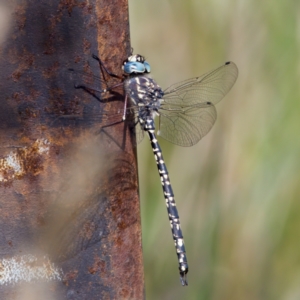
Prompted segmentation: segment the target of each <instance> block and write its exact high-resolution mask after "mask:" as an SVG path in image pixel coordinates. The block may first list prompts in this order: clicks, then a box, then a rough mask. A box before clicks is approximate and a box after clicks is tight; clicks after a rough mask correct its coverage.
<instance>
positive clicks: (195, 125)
mask: <svg viewBox="0 0 300 300" xmlns="http://www.w3.org/2000/svg"><path fill="white" fill-rule="evenodd" d="M93 58H94V59H96V60H97V61H98V63H99V66H100V69H101V73H102V76H104V77H105V74H108V75H109V76H111V77H113V78H117V79H120V81H119V82H118V83H116V84H113V85H111V86H107V87H106V88H104V89H102V90H98V91H99V92H100V94H104V93H109V92H112V91H114V90H115V89H117V88H123V90H124V94H125V99H124V109H123V111H122V112H118V113H117V114H113V113H112V114H111V116H112V119H113V118H116V116H117V120H119V121H120V122H122V121H126V120H128V119H130V118H129V115H130V116H131V120H134V121H133V122H132V123H131V125H132V126H133V127H134V128H135V133H136V136H137V142H139V141H140V140H142V138H143V136H144V133H146V134H148V136H149V139H150V144H151V148H152V151H153V154H154V159H155V162H156V165H157V169H158V173H159V176H160V181H161V185H162V190H163V195H164V198H165V202H166V207H167V212H168V217H169V221H170V225H171V231H172V237H173V240H174V244H175V250H176V254H177V260H178V265H179V275H180V281H181V284H182V285H183V286H187V285H188V282H187V273H188V270H189V267H188V262H187V255H186V250H185V243H184V239H183V233H182V229H181V225H180V219H179V213H178V210H177V207H176V202H175V196H174V192H173V189H172V185H171V182H170V178H169V173H168V169H167V166H166V164H165V162H164V158H163V154H162V150H161V147H160V145H159V142H158V140H157V136H160V137H162V138H164V139H165V140H167V141H169V142H171V143H173V144H176V145H179V146H183V147H189V146H193V145H195V144H197V143H198V142H199V141H200V140H201V139H202V138H203V137H204V136H205V135H206V134H207V133H208V132H209V131H210V129H211V128H212V127H213V125H214V123H215V121H216V118H217V112H216V108H215V104H217V103H218V102H219V101H221V100H222V98H223V97H224V96H225V95H226V94H227V93H228V92H229V91H230V89H231V88H232V86H233V85H234V83H235V81H236V79H237V76H238V68H237V66H236V65H235V63H233V62H231V61H228V62H225V63H224V64H223V65H221V66H220V67H218V68H216V69H214V70H213V71H211V72H208V73H206V74H204V75H202V76H199V77H194V78H191V79H187V80H184V81H181V82H179V83H175V84H173V85H171V86H170V87H168V88H167V89H165V90H163V89H162V88H161V87H160V86H159V85H158V84H157V83H156V81H155V80H154V79H153V78H152V77H151V76H150V72H151V68H150V64H149V63H148V62H147V61H146V59H145V57H144V56H142V55H140V54H131V55H130V56H128V57H127V59H126V60H124V62H123V64H122V70H123V76H118V75H116V74H114V73H111V72H110V71H109V70H108V69H107V68H106V67H105V64H104V63H103V62H102V60H101V59H100V58H99V57H97V56H96V55H93ZM71 71H74V70H73V69H71ZM102 83H105V84H106V85H107V83H106V81H102ZM75 88H78V89H84V90H86V91H88V92H90V90H89V88H87V87H86V86H84V85H75ZM106 115H107V119H109V116H110V112H109V111H108V112H107V113H106ZM156 117H157V118H158V130H156V127H155V121H154V120H155V118H156Z"/></svg>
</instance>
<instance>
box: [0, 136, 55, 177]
mask: <svg viewBox="0 0 300 300" xmlns="http://www.w3.org/2000/svg"><path fill="white" fill-rule="evenodd" d="M49 149H50V143H49V141H48V140H46V139H38V140H36V141H35V142H34V143H33V144H32V146H30V147H23V148H18V149H17V150H15V151H11V152H10V153H9V154H8V155H6V156H5V157H3V158H0V183H7V182H8V181H12V180H13V179H21V178H22V177H24V176H25V175H33V176H36V175H38V174H39V173H40V172H41V171H42V170H43V161H44V159H45V156H47V155H48V153H49Z"/></svg>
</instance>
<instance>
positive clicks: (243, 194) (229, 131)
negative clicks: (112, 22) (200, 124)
mask: <svg viewBox="0 0 300 300" xmlns="http://www.w3.org/2000/svg"><path fill="white" fill-rule="evenodd" d="M129 2H130V3H129V5H130V27H131V39H132V47H133V48H134V50H135V52H137V53H140V54H143V55H145V56H146V58H147V60H148V62H149V63H150V64H151V67H152V76H153V77H154V78H155V79H156V80H157V82H158V83H159V84H160V85H161V86H162V88H167V87H168V86H169V85H171V84H172V83H175V82H178V81H180V80H183V79H187V78H190V77H193V76H197V75H201V74H203V73H205V72H207V71H209V70H211V69H213V68H215V67H217V66H219V65H221V64H222V63H223V62H224V61H227V60H232V61H234V62H235V63H236V64H237V66H238V68H239V77H238V80H237V82H236V84H235V86H234V87H233V89H232V90H231V91H230V93H229V94H228V95H227V96H226V97H225V99H223V100H222V102H221V103H220V104H219V105H217V111H218V119H217V122H216V124H215V126H214V127H213V129H212V130H211V132H209V134H208V135H207V136H206V137H205V138H204V139H203V140H202V141H200V142H199V143H198V144H197V145H196V146H194V147H192V148H180V147H177V146H174V145H171V144H169V143H167V142H164V141H162V140H161V146H162V149H163V152H164V156H165V161H166V163H167V165H168V167H169V172H170V177H171V181H172V184H173V186H174V192H175V198H176V201H177V206H178V209H179V213H180V217H181V222H182V228H183V233H184V237H185V241H186V248H187V255H188V261H189V265H190V272H189V274H188V280H189V286H188V287H184V288H183V287H181V285H180V282H179V275H178V270H177V268H178V265H177V260H176V254H175V250H174V245H173V241H172V237H171V233H170V228H169V227H170V226H169V222H168V218H167V213H166V208H165V203H164V197H163V194H162V191H161V186H160V180H159V176H158V174H157V170H156V164H155V161H154V158H153V155H152V151H151V148H150V145H149V141H148V140H147V139H145V141H143V143H142V144H141V145H140V146H139V148H138V155H139V170H140V174H139V175H140V195H141V205H142V222H143V247H144V265H145V280H146V297H147V299H150V300H152V299H164V300H166V299H172V300H175V299H189V300H190V299H217V300H219V299H222V300H223V299H230V300H235V299H237V300H240V299H243V300H247V299H249V300H250V299H251V300H255V299H272V300H273V299H288V300H290V299H300V237H299V235H300V233H299V231H300V230H299V229H300V201H299V200H300V174H299V173H300V159H299V156H300V134H299V133H300V109H299V108H300V83H299V78H300V59H299V58H300V55H299V53H300V51H299V50H300V49H299V46H300V2H299V1H292V0H290V1H283V0H278V1H258V0H253V1H250V0H245V1H233V0H213V1H207V0H206V1H197V0H194V1H192V0H188V1H158V0H152V1H133V0H131V1H129Z"/></svg>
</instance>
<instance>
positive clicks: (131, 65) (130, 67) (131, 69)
mask: <svg viewBox="0 0 300 300" xmlns="http://www.w3.org/2000/svg"><path fill="white" fill-rule="evenodd" d="M149 69H150V66H149ZM123 70H124V72H125V73H127V74H132V73H145V70H146V68H145V65H144V64H143V63H140V62H137V61H129V62H127V63H125V65H124V66H123Z"/></svg>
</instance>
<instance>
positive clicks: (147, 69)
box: [144, 61, 150, 73]
mask: <svg viewBox="0 0 300 300" xmlns="http://www.w3.org/2000/svg"><path fill="white" fill-rule="evenodd" d="M144 66H145V69H146V72H147V73H150V65H149V64H148V63H147V62H146V61H144Z"/></svg>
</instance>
